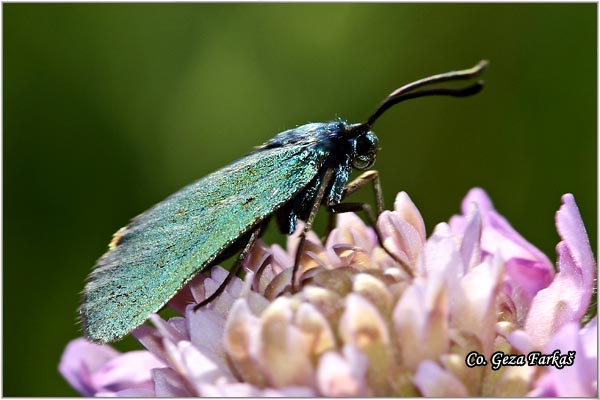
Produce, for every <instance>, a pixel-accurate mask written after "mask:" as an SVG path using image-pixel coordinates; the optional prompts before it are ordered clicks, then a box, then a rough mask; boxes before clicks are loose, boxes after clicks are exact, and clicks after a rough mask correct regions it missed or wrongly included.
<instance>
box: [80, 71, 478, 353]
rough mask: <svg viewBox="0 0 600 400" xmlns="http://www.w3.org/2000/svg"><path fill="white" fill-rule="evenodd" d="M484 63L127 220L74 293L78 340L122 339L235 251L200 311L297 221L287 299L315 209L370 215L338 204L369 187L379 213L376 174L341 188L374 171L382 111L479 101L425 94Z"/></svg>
mask: <svg viewBox="0 0 600 400" xmlns="http://www.w3.org/2000/svg"><path fill="white" fill-rule="evenodd" d="M486 66H487V61H481V62H479V63H478V64H477V65H475V66H474V67H472V68H469V69H464V70H459V71H453V72H447V73H443V74H439V75H434V76H430V77H428V78H424V79H421V80H417V81H415V82H412V83H409V84H407V85H405V86H402V87H400V88H399V89H396V90H395V91H393V92H392V93H390V94H389V95H388V96H387V97H386V98H385V99H384V100H383V102H382V103H381V104H380V105H379V107H377V109H376V110H375V112H374V113H373V114H372V115H371V116H370V117H369V118H368V119H367V121H366V122H363V123H357V124H348V123H347V122H345V121H343V120H341V119H338V120H335V121H331V122H325V123H310V124H306V125H302V126H299V127H297V128H294V129H290V130H287V131H284V132H281V133H279V134H278V135H276V136H275V137H273V138H272V139H271V140H269V141H267V142H266V143H264V144H263V145H261V146H260V147H258V148H257V149H256V150H255V151H254V152H252V153H250V154H249V155H247V156H246V157H243V158H241V159H239V160H237V161H235V162H233V163H231V164H230V165H228V166H226V167H224V168H222V169H220V170H218V171H216V172H213V173H212V174H210V175H208V176H206V177H204V178H202V179H199V180H198V181H196V182H194V183H192V184H190V185H189V186H186V187H184V188H183V189H181V190H180V191H178V192H176V193H174V194H173V195H171V196H169V197H168V198H166V199H165V200H163V201H162V202H160V203H158V204H156V205H155V206H153V207H152V208H150V209H149V210H147V211H146V212H144V213H142V214H141V215H139V216H137V217H135V218H134V219H133V220H132V221H131V222H130V223H129V225H127V226H125V227H124V228H121V229H120V230H119V231H118V232H117V233H115V235H114V236H113V239H112V241H111V242H110V244H109V249H108V251H107V252H106V253H105V254H104V255H103V256H102V257H101V258H100V259H99V260H98V261H97V263H96V265H95V267H94V268H93V270H92V272H91V274H90V275H89V277H88V279H87V283H86V285H85V288H84V290H83V301H82V304H81V307H80V308H79V315H80V320H81V322H82V329H83V332H84V334H85V336H86V337H87V338H88V339H89V340H91V341H94V342H98V343H108V342H113V341H116V340H119V339H121V338H122V337H123V336H125V335H127V334H128V333H130V332H131V331H132V330H133V329H135V328H136V327H138V326H139V325H141V324H142V323H144V321H145V320H146V319H147V318H148V317H149V316H150V314H152V313H154V312H157V311H158V310H160V309H161V308H162V307H163V306H164V305H165V304H166V303H167V302H168V301H169V299H171V298H172V297H173V296H174V295H175V294H176V293H177V292H178V291H179V290H180V289H181V288H182V287H183V286H184V285H185V284H186V283H187V282H189V281H190V280H191V279H192V278H193V277H194V276H195V275H196V274H198V273H199V272H201V271H203V270H206V269H207V268H208V267H210V266H212V265H214V264H216V263H219V262H221V261H223V260H225V259H227V258H230V257H232V256H233V255H235V254H236V253H238V252H239V255H238V257H237V260H236V261H235V263H234V265H233V266H232V268H231V271H230V273H229V276H228V277H227V279H226V280H225V281H224V282H223V284H222V285H221V286H220V287H219V288H218V289H217V290H216V291H215V292H214V293H213V294H211V295H210V296H208V297H207V298H206V299H205V300H204V301H203V302H202V303H200V304H199V305H197V306H196V307H201V306H202V305H204V304H207V303H209V302H210V301H212V300H214V298H215V297H216V296H218V295H219V294H220V293H221V292H222V291H223V289H224V288H225V286H226V285H227V283H228V282H229V281H230V279H231V278H232V277H233V276H235V275H236V274H237V273H238V272H239V270H240V268H241V266H242V264H243V261H244V259H245V258H246V257H247V256H248V254H249V253H250V251H251V250H252V247H253V246H254V244H255V242H256V240H257V239H258V238H259V237H260V236H261V234H262V233H263V232H264V230H265V227H266V225H267V223H268V222H269V221H270V220H271V218H272V217H275V219H276V220H277V223H278V225H279V228H280V230H281V232H282V233H284V234H291V233H293V232H294V230H295V229H296V223H297V221H298V220H299V219H301V220H303V221H305V222H306V223H305V226H304V229H303V232H302V233H301V235H300V241H299V245H298V248H297V251H296V257H295V264H294V266H293V274H292V276H293V278H292V281H291V289H292V291H294V290H296V286H297V283H296V282H295V277H296V271H297V269H298V264H299V261H300V255H301V253H302V249H303V246H304V242H305V238H306V233H307V232H308V231H309V230H310V228H311V226H312V223H313V220H314V218H315V215H316V214H317V211H318V210H319V208H320V206H322V205H324V206H326V207H327V209H328V211H329V212H330V213H333V214H334V213H341V212H348V211H359V210H362V211H365V212H366V213H367V216H370V217H369V219H370V220H371V221H374V219H375V216H373V215H372V212H371V208H370V207H369V206H368V205H367V204H363V203H347V202H344V200H345V199H346V198H347V197H348V196H349V195H350V194H352V193H354V192H356V191H357V190H358V189H360V188H361V187H363V186H365V185H366V184H373V187H374V189H375V195H376V203H377V204H376V206H377V214H379V213H381V212H382V211H383V201H382V196H381V190H380V188H379V184H378V182H379V181H378V174H377V172H376V171H367V172H365V173H364V174H363V175H361V176H360V177H359V178H357V179H356V180H354V181H352V182H351V183H350V184H348V181H349V176H350V173H351V172H352V170H353V169H357V170H368V169H369V168H371V167H372V166H373V164H374V163H375V158H376V155H377V150H378V146H379V141H378V138H377V136H376V135H375V134H374V133H373V132H372V130H371V129H372V126H373V124H374V123H375V121H376V120H377V119H378V118H379V117H380V116H381V115H382V114H383V113H384V112H385V111H386V110H388V109H389V108H390V107H392V106H393V105H395V104H398V103H400V102H403V101H405V100H408V99H414V98H418V97H424V96H434V95H443V96H444V95H445V96H454V97H466V96H471V95H474V94H476V93H478V92H479V91H480V90H481V89H482V88H483V82H482V81H477V82H475V83H472V84H470V85H468V86H465V87H462V88H448V87H432V85H436V84H439V83H441V82H447V81H459V80H469V79H472V78H474V77H476V76H478V75H480V74H481V72H482V71H483V70H484V69H485V68H486Z"/></svg>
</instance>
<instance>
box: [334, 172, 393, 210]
mask: <svg viewBox="0 0 600 400" xmlns="http://www.w3.org/2000/svg"><path fill="white" fill-rule="evenodd" d="M369 183H371V184H373V192H374V193H375V207H377V216H378V217H379V214H381V213H382V212H383V210H384V206H383V191H382V190H381V181H380V180H379V172H378V171H375V170H371V171H367V172H364V173H362V174H360V176H359V177H358V178H356V179H355V180H353V181H352V182H350V183H349V184H347V185H346V187H345V188H344V193H342V200H344V199H346V198H347V197H348V196H350V195H351V194H352V193H355V192H357V191H359V190H360V189H362V188H363V187H364V186H366V185H368V184H369Z"/></svg>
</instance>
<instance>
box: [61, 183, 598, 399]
mask: <svg viewBox="0 0 600 400" xmlns="http://www.w3.org/2000/svg"><path fill="white" fill-rule="evenodd" d="M556 224H557V227H558V231H559V234H560V235H561V238H562V241H561V242H560V243H559V244H558V246H557V250H558V254H559V258H558V270H559V271H558V273H556V274H554V271H553V268H552V265H551V264H550V261H549V260H548V259H547V258H546V257H545V256H544V255H543V254H542V253H541V252H540V251H539V250H537V249H536V248H535V247H534V246H533V245H531V244H530V243H529V242H527V241H526V240H525V239H523V238H522V237H521V236H520V235H519V234H518V233H517V232H516V231H515V230H514V229H513V228H512V227H511V226H510V225H509V224H508V222H507V221H506V220H505V219H504V218H503V217H502V216H500V214H498V212H497V211H495V210H494V209H493V207H492V205H491V202H490V200H489V199H488V197H487V195H486V194H485V192H483V191H482V190H481V189H474V190H472V191H471V192H470V193H469V195H467V197H466V199H465V200H464V202H463V215H461V216H455V217H453V218H452V219H451V221H450V224H447V223H440V224H438V225H437V226H436V227H435V229H434V231H433V233H432V234H431V236H430V237H429V238H427V237H426V231H425V224H424V222H423V219H422V217H421V215H420V213H419V211H418V209H417V208H416V206H415V205H414V204H413V203H412V201H411V200H410V198H409V197H408V195H406V193H400V194H398V196H397V198H396V202H395V204H394V211H386V212H384V213H382V215H381V216H380V217H379V219H378V221H377V228H378V230H379V231H380V232H381V234H382V241H383V243H384V245H385V246H386V248H387V249H388V250H389V252H390V253H391V254H388V253H387V252H386V251H385V250H384V249H382V248H381V247H380V246H379V244H378V240H377V236H376V235H375V231H374V230H373V228H370V227H367V226H365V224H364V223H363V222H362V220H361V219H360V218H358V217H357V216H356V215H354V214H342V215H340V216H339V218H338V222H337V227H336V229H334V230H333V231H332V232H331V234H330V235H329V237H328V238H327V241H326V243H325V244H322V243H321V241H320V240H319V238H318V237H317V236H316V235H315V234H314V233H311V234H310V235H309V236H308V241H307V243H306V246H305V248H304V252H303V254H302V257H301V266H300V270H299V274H298V276H297V283H298V284H299V286H300V290H299V291H298V292H297V293H295V294H291V293H290V291H289V287H290V282H291V279H292V276H291V268H290V267H291V265H292V264H293V260H294V255H295V251H296V248H297V243H298V236H297V233H296V234H295V235H292V236H290V237H289V239H288V243H287V246H286V247H287V248H286V249H283V248H282V247H280V246H278V245H273V246H267V245H265V244H264V243H262V242H260V241H259V242H258V245H257V246H255V248H254V250H253V252H252V253H251V255H250V256H249V257H248V259H247V260H246V262H245V265H244V267H245V270H246V277H245V279H244V280H243V281H242V280H240V279H238V278H234V279H233V280H232V282H231V283H230V284H229V286H228V287H227V289H226V290H225V292H224V293H223V294H222V295H221V296H220V297H219V298H218V299H217V300H215V301H214V302H213V303H211V304H209V305H208V306H206V307H205V308H203V309H201V310H199V311H196V312H195V311H193V307H194V305H195V304H197V303H198V302H200V301H202V300H203V299H204V298H205V294H206V293H211V292H212V291H214V290H215V289H216V288H217V287H218V286H219V284H220V283H221V282H222V281H223V280H224V279H225V277H226V276H227V271H225V270H224V269H222V268H220V267H214V268H212V270H211V273H210V276H207V275H206V274H200V275H199V276H197V277H196V278H195V279H193V280H192V282H191V283H190V284H189V285H187V286H186V287H185V288H184V289H183V290H182V291H181V292H180V293H179V294H178V295H177V296H176V297H175V298H174V299H172V300H171V302H170V306H171V307H172V308H173V309H175V310H178V311H179V312H180V313H181V316H178V317H173V318H170V319H169V320H168V321H165V320H163V319H162V318H161V317H159V316H158V315H153V316H151V318H150V321H151V322H152V324H153V325H154V327H150V326H147V325H143V326H141V327H139V328H138V329H137V330H136V331H135V332H134V336H135V337H136V338H137V339H138V340H139V341H140V343H142V345H143V346H144V347H145V348H146V349H147V351H140V352H130V353H126V354H124V355H120V354H119V353H117V352H116V351H114V350H112V349H111V348H110V347H107V346H98V345H93V344H89V343H87V342H85V341H83V340H82V339H77V340H75V341H73V342H72V343H71V344H70V345H69V346H68V347H67V349H66V350H65V353H64V354H63V359H62V360H61V365H60V371H61V373H62V374H63V376H65V378H66V379H67V380H68V381H69V382H70V383H71V384H72V385H73V386H74V387H75V388H76V389H77V390H79V391H80V392H81V393H82V394H84V395H117V396H122V395H132V394H133V395H156V396H177V397H188V396H212V397H226V396H237V397H240V396H252V397H258V396H292V397H307V396H345V397H357V396H359V397H366V396H386V397H391V396H417V395H423V396H437V397H446V396H448V397H456V396H512V397H515V396H525V395H558V396H563V395H576V396H595V394H596V392H597V380H596V369H595V365H596V363H597V349H596V347H595V340H596V337H597V329H596V327H595V324H596V320H595V319H594V320H593V321H592V322H590V323H588V325H586V326H584V327H583V328H581V327H580V325H579V324H580V321H581V319H582V317H583V315H584V313H585V310H586V309H587V307H588V305H589V302H590V298H591V294H592V290H593V284H594V276H595V274H596V272H595V270H596V265H595V262H594V260H593V256H592V255H591V250H590V248H589V243H588V242H587V235H586V233H585V229H584V228H583V223H582V222H581V217H580V215H579V212H578V211H577V207H576V205H575V202H574V200H573V197H572V196H571V195H565V196H564V197H563V206H562V207H561V209H560V210H559V212H558V213H557V218H556ZM300 229H301V227H300ZM407 270H408V271H409V273H407ZM555 349H558V350H559V351H560V352H562V353H564V354H568V352H569V351H576V356H575V359H574V362H573V363H572V364H573V365H566V366H564V367H563V368H562V369H558V368H557V367H555V366H543V365H519V366H515V365H513V366H503V367H501V368H498V369H492V368H491V367H490V364H491V362H490V363H488V364H487V365H486V366H476V367H473V368H471V367H469V366H467V360H468V356H469V355H470V354H473V353H475V354H478V355H480V356H481V357H483V358H484V359H485V360H488V361H491V360H492V358H493V357H494V356H493V355H494V354H497V353H499V352H502V353H505V354H515V355H518V354H520V353H521V352H525V354H526V353H527V352H529V351H533V350H539V351H540V352H543V353H544V354H550V353H552V352H553V351H554V350H555ZM128 356H129V358H128ZM144 357H146V358H144ZM565 357H566V356H565ZM565 382H572V383H573V385H567V384H566V383H565Z"/></svg>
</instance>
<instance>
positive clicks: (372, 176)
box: [325, 170, 384, 238]
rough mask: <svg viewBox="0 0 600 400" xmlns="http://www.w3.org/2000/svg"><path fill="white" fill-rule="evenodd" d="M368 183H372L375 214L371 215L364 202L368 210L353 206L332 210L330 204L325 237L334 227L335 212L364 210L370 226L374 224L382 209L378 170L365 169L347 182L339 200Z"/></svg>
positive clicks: (365, 204)
mask: <svg viewBox="0 0 600 400" xmlns="http://www.w3.org/2000/svg"><path fill="white" fill-rule="evenodd" d="M369 183H371V184H372V185H373V192H374V193H375V206H376V207H377V216H373V212H372V209H371V206H369V205H368V204H367V203H364V206H366V207H368V208H369V211H366V210H365V209H364V207H355V208H354V209H352V210H347V211H342V209H338V210H337V211H332V210H331V207H332V206H331V205H330V206H329V208H328V211H329V215H328V218H327V229H326V230H325V238H327V237H328V236H329V234H330V233H331V231H332V230H333V228H334V227H335V214H341V213H344V212H356V211H365V214H367V218H368V219H369V224H370V225H371V226H375V222H374V221H377V217H379V214H381V213H382V212H383V210H384V206H383V191H382V190H381V182H380V181H379V172H378V171H374V170H371V171H366V172H364V173H362V174H360V176H359V177H358V178H356V179H354V180H353V181H352V182H350V183H349V184H347V185H346V187H345V188H344V191H343V193H342V199H341V201H343V200H344V199H346V198H347V197H348V196H350V195H351V194H352V193H355V192H358V191H359V190H360V189H362V188H363V187H364V186H366V185H368V184H369ZM339 204H350V203H339ZM352 204H358V203H352ZM369 213H370V214H369Z"/></svg>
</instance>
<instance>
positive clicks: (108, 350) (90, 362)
mask: <svg viewBox="0 0 600 400" xmlns="http://www.w3.org/2000/svg"><path fill="white" fill-rule="evenodd" d="M119 354H120V353H119V352H118V351H116V350H115V349H113V348H112V347H110V346H107V345H99V344H95V343H91V342H88V341H87V340H85V339H83V338H78V339H75V340H72V341H71V342H69V344H68V345H67V347H66V348H65V351H64V352H63V354H62V356H61V359H60V364H59V366H58V370H59V371H60V373H61V374H62V376H63V377H64V378H65V379H66V380H67V382H69V384H70V385H71V386H73V388H75V390H77V391H78V392H79V393H81V394H82V395H84V396H93V395H94V394H95V393H96V392H97V391H98V390H99V389H100V388H98V387H95V386H94V382H93V381H92V374H93V373H95V372H96V371H97V370H98V369H100V368H101V367H102V365H104V364H105V363H107V362H108V361H110V360H112V359H113V358H116V357H118V356H119Z"/></svg>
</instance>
